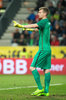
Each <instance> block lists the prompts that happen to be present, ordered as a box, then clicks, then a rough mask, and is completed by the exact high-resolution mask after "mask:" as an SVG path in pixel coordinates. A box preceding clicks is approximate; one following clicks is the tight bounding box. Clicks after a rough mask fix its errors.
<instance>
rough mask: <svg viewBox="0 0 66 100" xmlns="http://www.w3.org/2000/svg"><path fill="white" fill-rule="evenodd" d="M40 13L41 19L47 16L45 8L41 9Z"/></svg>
mask: <svg viewBox="0 0 66 100" xmlns="http://www.w3.org/2000/svg"><path fill="white" fill-rule="evenodd" d="M38 15H39V19H42V18H43V17H45V16H46V13H44V12H43V10H39V12H38Z"/></svg>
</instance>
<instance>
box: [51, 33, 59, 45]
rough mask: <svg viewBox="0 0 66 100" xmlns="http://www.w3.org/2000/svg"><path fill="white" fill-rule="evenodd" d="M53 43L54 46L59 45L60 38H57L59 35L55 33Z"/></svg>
mask: <svg viewBox="0 0 66 100" xmlns="http://www.w3.org/2000/svg"><path fill="white" fill-rule="evenodd" d="M51 45H52V46H59V40H58V38H57V35H54V36H53V38H52V40H51Z"/></svg>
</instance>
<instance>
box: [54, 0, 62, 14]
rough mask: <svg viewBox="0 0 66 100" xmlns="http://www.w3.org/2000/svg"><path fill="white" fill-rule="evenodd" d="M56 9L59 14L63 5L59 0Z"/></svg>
mask: <svg viewBox="0 0 66 100" xmlns="http://www.w3.org/2000/svg"><path fill="white" fill-rule="evenodd" d="M56 9H57V10H58V12H59V14H61V12H62V11H63V7H62V5H61V3H60V2H59V3H58V4H57V8H56Z"/></svg>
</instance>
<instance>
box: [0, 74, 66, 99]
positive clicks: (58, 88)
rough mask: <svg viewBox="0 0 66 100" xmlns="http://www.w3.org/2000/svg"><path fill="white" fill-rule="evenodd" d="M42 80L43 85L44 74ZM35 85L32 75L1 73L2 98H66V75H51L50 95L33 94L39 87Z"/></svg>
mask: <svg viewBox="0 0 66 100" xmlns="http://www.w3.org/2000/svg"><path fill="white" fill-rule="evenodd" d="M41 80H42V81H41V82H42V85H43V82H44V76H43V75H41ZM61 83H62V84H61ZM33 86H36V83H35V81H34V78H33V76H32V75H0V100H66V76H57V75H56V76H54V75H53V76H52V77H51V86H50V91H49V92H50V96H49V97H44V96H40V97H36V96H31V95H30V94H31V93H32V92H33V91H35V90H36V88H37V87H33Z"/></svg>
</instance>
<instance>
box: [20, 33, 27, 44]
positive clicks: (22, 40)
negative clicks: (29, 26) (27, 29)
mask: <svg viewBox="0 0 66 100" xmlns="http://www.w3.org/2000/svg"><path fill="white" fill-rule="evenodd" d="M19 45H26V40H25V39H24V34H21V36H20V40H19Z"/></svg>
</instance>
